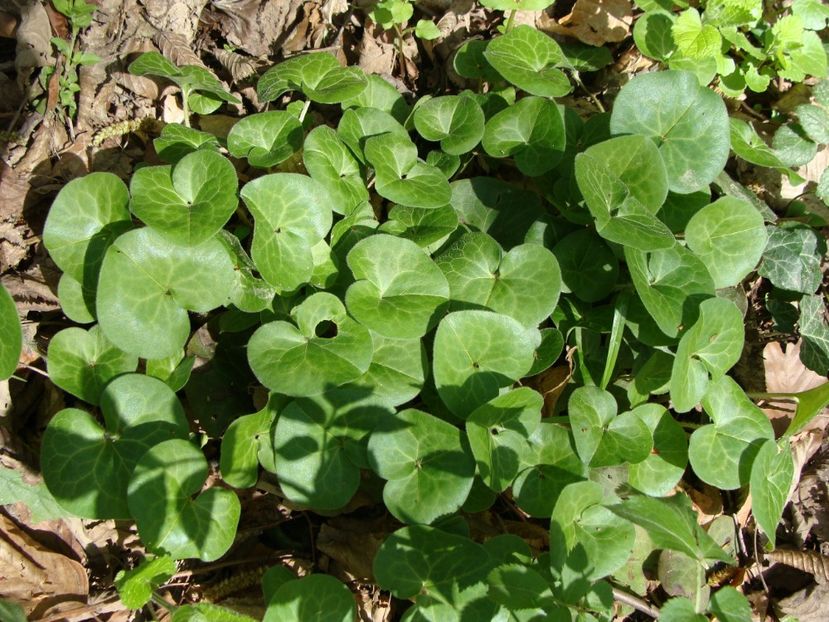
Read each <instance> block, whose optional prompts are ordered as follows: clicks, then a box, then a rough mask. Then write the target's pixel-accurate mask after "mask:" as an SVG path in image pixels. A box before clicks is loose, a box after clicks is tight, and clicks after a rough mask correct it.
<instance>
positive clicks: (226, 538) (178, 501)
mask: <svg viewBox="0 0 829 622" xmlns="http://www.w3.org/2000/svg"><path fill="white" fill-rule="evenodd" d="M206 478H207V460H206V459H205V457H204V455H203V454H202V452H201V451H200V450H199V449H197V448H196V447H195V446H194V445H193V444H192V443H190V442H189V441H186V440H178V439H174V440H169V441H164V442H163V443H159V444H158V445H155V446H154V447H152V448H151V449H150V450H149V451H147V452H146V453H145V454H144V455H143V456H142V457H141V459H140V460H139V461H138V464H136V466H135V470H134V471H133V472H132V477H131V478H130V480H129V489H128V501H129V510H130V514H131V515H132V517H133V518H134V519H135V522H136V524H137V525H138V534H139V536H141V540H142V541H143V542H144V544H145V546H147V548H148V549H150V550H153V551H156V552H164V553H166V554H167V555H169V556H170V557H172V558H173V559H185V558H191V557H197V558H199V559H201V560H202V561H205V562H208V561H213V560H216V559H218V558H219V557H221V556H222V555H224V554H225V553H226V552H227V550H228V549H229V548H230V545H231V544H233V538H234V536H235V535H236V526H237V525H238V523H239V514H240V511H241V506H240V504H239V499H238V498H237V497H236V495H235V493H233V492H232V491H230V490H227V489H226V488H219V487H216V486H214V487H212V488H209V489H208V490H206V491H204V492H202V493H200V494H198V496H196V497H195V498H194V497H193V495H195V494H197V493H199V491H200V490H201V489H202V486H203V485H204V482H205V479H206Z"/></svg>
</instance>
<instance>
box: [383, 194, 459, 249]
mask: <svg viewBox="0 0 829 622" xmlns="http://www.w3.org/2000/svg"><path fill="white" fill-rule="evenodd" d="M457 228H458V215H457V213H455V210H454V209H452V206H451V205H444V206H443V207H438V208H437V209H423V208H420V207H407V206H405V205H395V206H394V207H393V208H392V209H391V211H390V212H389V219H388V220H387V221H386V222H384V223H383V224H382V225H380V231H381V232H383V233H390V234H392V235H396V236H398V237H401V238H406V239H407V240H411V241H412V242H414V243H415V244H417V245H418V246H420V247H423V248H426V249H427V250H430V249H432V248H435V247H438V246H440V245H441V243H442V242H444V241H445V240H446V239H447V238H448V237H449V235H451V234H452V233H453V232H454V231H455V229H457Z"/></svg>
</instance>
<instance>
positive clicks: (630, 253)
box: [625, 244, 714, 337]
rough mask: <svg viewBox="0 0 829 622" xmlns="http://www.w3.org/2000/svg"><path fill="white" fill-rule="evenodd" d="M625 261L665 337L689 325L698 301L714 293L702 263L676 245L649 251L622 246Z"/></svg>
mask: <svg viewBox="0 0 829 622" xmlns="http://www.w3.org/2000/svg"><path fill="white" fill-rule="evenodd" d="M625 261H626V262H627V265H628V269H629V270H630V275H631V278H632V279H633V285H634V286H635V287H636V293H637V294H639V298H640V299H641V300H642V304H644V305H645V308H646V309H647V310H648V313H649V314H650V315H651V317H652V318H653V319H654V321H655V322H656V324H657V325H658V326H659V330H661V331H662V332H663V333H665V334H666V335H668V336H669V337H676V336H677V335H678V334H679V333H680V332H681V331H682V329H683V327H686V326H691V325H692V324H693V323H694V322H695V321H696V315H697V309H698V306H699V303H700V302H701V301H702V300H704V299H705V298H710V297H711V296H713V295H714V283H713V281H712V280H711V276H710V275H709V272H708V269H707V268H706V265H705V263H703V262H702V261H701V260H700V259H699V258H697V256H696V255H694V254H693V253H692V252H690V251H689V250H688V249H686V248H685V247H684V246H681V245H679V244H676V245H674V246H672V247H671V248H666V249H662V250H655V251H652V252H650V253H648V252H645V251H640V250H637V249H635V248H632V247H625Z"/></svg>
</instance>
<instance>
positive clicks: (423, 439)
mask: <svg viewBox="0 0 829 622" xmlns="http://www.w3.org/2000/svg"><path fill="white" fill-rule="evenodd" d="M368 460H369V463H370V464H371V468H372V469H373V470H374V471H375V472H376V473H377V474H378V475H379V476H380V477H382V478H383V479H385V480H387V481H386V485H385V487H384V488H383V501H384V502H385V504H386V507H387V508H388V510H389V512H391V513H392V514H393V515H394V516H395V517H396V518H397V519H398V520H401V521H403V522H407V523H423V524H429V523H433V522H434V521H436V520H438V519H439V518H441V517H442V516H446V515H448V514H452V513H453V512H455V511H457V509H458V508H460V506H461V505H462V504H463V502H464V501H466V498H467V496H468V495H469V491H470V489H471V488H472V480H473V478H474V476H475V458H474V457H473V456H472V452H471V451H470V450H469V446H468V445H467V443H466V442H465V439H464V438H463V436H462V435H461V432H460V430H458V429H457V428H456V427H455V426H453V425H451V424H449V423H446V422H445V421H442V420H440V419H438V418H437V417H433V416H432V415H429V414H426V413H424V412H422V411H419V410H414V409H411V408H410V409H407V410H403V411H401V412H399V413H397V414H396V415H395V416H394V417H387V418H386V419H385V420H384V421H382V422H380V424H379V426H378V428H377V429H376V430H375V431H374V432H373V433H372V434H371V437H370V438H369V441H368Z"/></svg>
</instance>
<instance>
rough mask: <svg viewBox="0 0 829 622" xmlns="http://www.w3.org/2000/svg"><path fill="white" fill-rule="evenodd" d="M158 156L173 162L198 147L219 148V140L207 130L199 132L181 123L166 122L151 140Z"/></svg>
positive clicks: (213, 149)
mask: <svg viewBox="0 0 829 622" xmlns="http://www.w3.org/2000/svg"><path fill="white" fill-rule="evenodd" d="M153 147H155V151H156V153H157V154H158V157H159V158H161V159H162V160H164V161H165V162H169V163H170V164H175V163H176V162H178V161H179V160H181V159H182V158H183V157H184V156H186V155H187V154H188V153H193V152H194V151H197V150H199V149H209V150H211V151H218V150H219V141H218V139H217V138H216V137H215V136H214V135H213V134H209V133H207V132H200V131H199V130H195V129H193V128H192V127H185V126H184V125H181V123H168V124H167V125H165V126H164V127H163V128H161V135H160V136H159V137H158V138H156V139H155V140H154V141H153Z"/></svg>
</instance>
